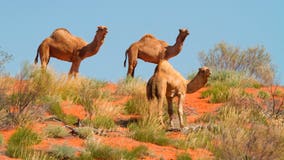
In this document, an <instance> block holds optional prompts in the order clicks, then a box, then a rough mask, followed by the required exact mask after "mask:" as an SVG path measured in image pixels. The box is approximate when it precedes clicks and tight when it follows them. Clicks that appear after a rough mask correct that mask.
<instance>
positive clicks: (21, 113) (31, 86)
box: [1, 64, 51, 126]
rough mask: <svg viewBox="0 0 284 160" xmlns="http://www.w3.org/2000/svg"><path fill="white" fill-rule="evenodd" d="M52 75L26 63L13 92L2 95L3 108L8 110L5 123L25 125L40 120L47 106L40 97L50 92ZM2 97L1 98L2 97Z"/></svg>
mask: <svg viewBox="0 0 284 160" xmlns="http://www.w3.org/2000/svg"><path fill="white" fill-rule="evenodd" d="M50 82H51V80H50V75H49V74H48V73H45V72H41V71H40V70H38V69H37V68H33V67H31V66H29V65H28V64H26V65H25V66H24V67H23V69H22V71H21V72H20V74H19V75H18V76H17V78H16V80H15V83H14V84H13V88H12V89H11V90H12V93H11V94H9V95H7V94H6V93H5V94H4V97H2V98H3V99H5V100H4V103H2V110H4V111H5V112H6V114H5V115H6V116H5V117H3V118H4V119H5V121H4V123H6V124H8V125H9V126H17V125H20V126H25V125H27V124H29V123H30V122H31V121H36V120H39V119H40V118H41V117H42V115H43V113H44V111H45V108H44V107H42V106H41V105H40V104H39V103H40V99H41V98H42V97H43V96H45V95H46V94H47V93H48V90H49V88H48V87H49V86H50ZM2 98H1V99H2Z"/></svg>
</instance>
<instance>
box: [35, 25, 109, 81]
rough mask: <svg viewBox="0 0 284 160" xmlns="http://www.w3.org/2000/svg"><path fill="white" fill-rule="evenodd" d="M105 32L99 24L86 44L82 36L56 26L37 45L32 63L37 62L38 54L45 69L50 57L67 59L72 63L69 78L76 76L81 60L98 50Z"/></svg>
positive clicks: (103, 27) (105, 29) (104, 28)
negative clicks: (89, 41)
mask: <svg viewBox="0 0 284 160" xmlns="http://www.w3.org/2000/svg"><path fill="white" fill-rule="evenodd" d="M106 34H107V27H105V26H99V27H98V30H97V33H96V35H95V37H94V39H93V41H92V42H91V43H89V44H88V43H87V42H85V41H84V40H83V39H82V38H79V37H76V36H73V35H72V34H71V33H70V32H69V31H68V30H67V29H65V28H58V29H56V30H55V31H53V33H52V34H51V36H50V37H47V38H46V39H44V40H43V41H42V43H41V44H40V45H39V47H38V49H37V55H36V57H35V60H34V63H35V64H36V63H37V62H38V55H40V60H41V67H42V69H46V67H47V64H48V62H49V59H50V57H55V58H57V59H60V60H63V61H68V62H71V63H72V65H71V68H70V71H69V78H71V77H72V76H74V77H76V76H77V74H78V72H79V67H80V63H81V61H82V60H84V59H85V58H87V57H90V56H93V55H95V54H96V53H97V52H98V51H99V49H100V47H101V46H102V44H103V43H104V39H105V36H106Z"/></svg>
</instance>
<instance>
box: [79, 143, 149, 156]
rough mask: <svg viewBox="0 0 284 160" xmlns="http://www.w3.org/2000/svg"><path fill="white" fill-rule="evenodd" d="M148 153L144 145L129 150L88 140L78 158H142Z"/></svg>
mask: <svg viewBox="0 0 284 160" xmlns="http://www.w3.org/2000/svg"><path fill="white" fill-rule="evenodd" d="M145 155H148V149H147V147H145V146H138V147H135V148H134V149H132V150H131V151H128V150H123V149H116V148H112V147H110V146H107V145H104V144H101V143H98V142H90V141H88V142H87V144H86V150H85V151H84V152H82V154H81V155H80V157H79V158H78V159H79V160H86V159H88V160H92V159H109V160H121V159H126V160H134V159H140V158H143V156H145Z"/></svg>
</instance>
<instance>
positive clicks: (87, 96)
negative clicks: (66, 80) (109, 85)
mask: <svg viewBox="0 0 284 160" xmlns="http://www.w3.org/2000/svg"><path fill="white" fill-rule="evenodd" d="M105 84H106V83H105V82H101V81H97V80H87V79H86V80H84V81H82V82H81V84H80V87H79V88H78V92H77V93H76V96H75V97H74V99H73V102H74V103H76V104H80V105H82V106H83V107H84V109H85V110H86V111H87V112H88V115H89V119H91V118H92V115H93V113H94V112H95V110H96V107H97V106H96V104H94V99H110V93H109V92H108V91H105V90H103V89H102V88H103V87H104V86H105Z"/></svg>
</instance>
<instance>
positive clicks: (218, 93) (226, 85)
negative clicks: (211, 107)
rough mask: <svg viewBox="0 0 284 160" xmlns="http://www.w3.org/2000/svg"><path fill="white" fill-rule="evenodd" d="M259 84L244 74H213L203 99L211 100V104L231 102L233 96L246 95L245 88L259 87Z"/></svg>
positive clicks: (226, 72) (202, 94) (225, 72)
mask: <svg viewBox="0 0 284 160" xmlns="http://www.w3.org/2000/svg"><path fill="white" fill-rule="evenodd" d="M256 84H257V82H256V81H253V80H250V79H247V77H246V76H244V75H243V74H242V73H239V72H235V71H223V72H215V73H212V76H211V77H210V79H209V82H208V85H209V87H208V89H207V90H206V91H203V92H202V93H201V97H203V98H206V97H209V98H210V100H209V101H210V102H211V103H223V102H228V101H230V99H231V98H233V94H236V93H235V92H238V93H237V94H240V95H246V93H245V88H247V87H253V86H257V85H256Z"/></svg>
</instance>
